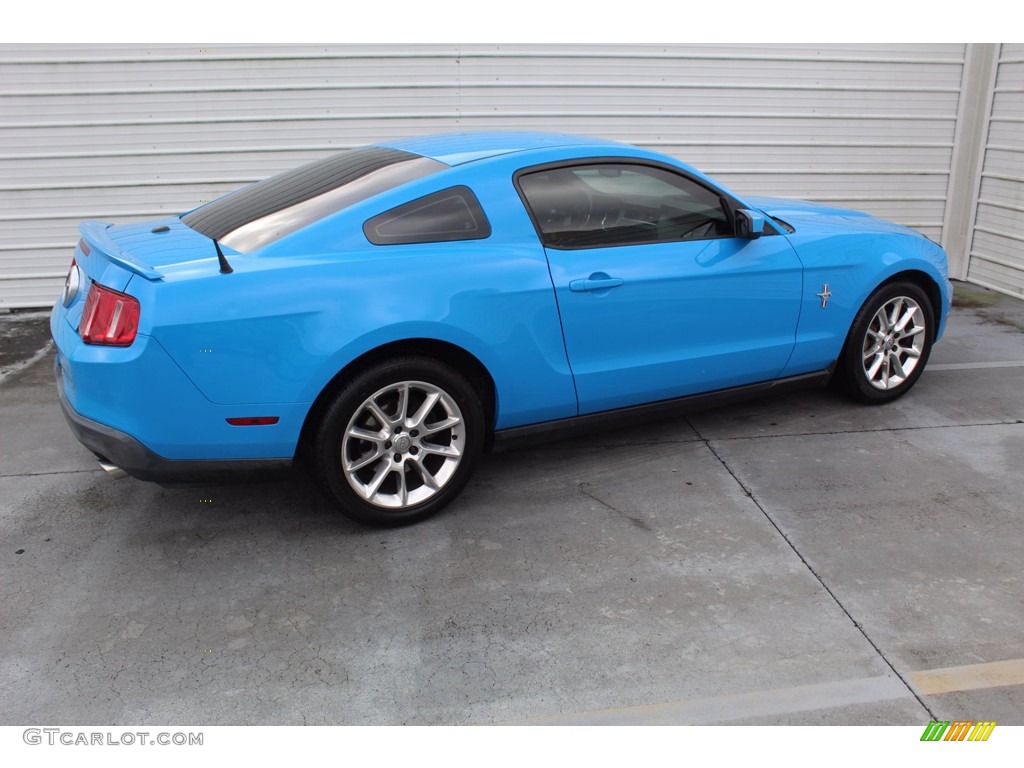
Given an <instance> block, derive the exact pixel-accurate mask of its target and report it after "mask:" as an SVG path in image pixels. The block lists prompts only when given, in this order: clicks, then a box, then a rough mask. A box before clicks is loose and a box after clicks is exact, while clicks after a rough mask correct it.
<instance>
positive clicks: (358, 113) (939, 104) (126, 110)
mask: <svg viewBox="0 0 1024 768" xmlns="http://www.w3.org/2000/svg"><path fill="white" fill-rule="evenodd" d="M964 51H965V48H964V46H962V45H911V46H908V45H830V46H827V47H813V46H806V45H792V46H750V45H742V46H741V45H735V46H726V45H716V46H606V45H605V46H550V45H546V46H534V45H531V46H496V45H486V46H482V45H473V46H470V45H463V46H441V45H429V46H410V45H401V46H376V45H375V46H352V45H347V46H328V47H324V46H308V45H302V46H274V47H268V46H219V47H216V48H211V49H208V50H199V49H197V48H194V47H183V46H148V47H128V46H83V45H78V46H38V45H33V46H15V45H5V46H2V47H0V308H2V307H25V306H40V305H46V304H49V303H51V302H52V300H53V298H54V297H55V295H56V294H57V292H58V291H59V287H60V284H61V281H62V279H63V276H64V273H65V271H66V269H67V264H68V261H69V259H70V253H71V248H72V246H73V244H74V242H75V240H76V238H77V234H76V227H77V223H78V222H79V221H80V220H82V219H86V218H99V219H105V220H109V221H116V222H120V221H126V220H131V219H137V218H139V217H151V216H159V215H162V214H166V213H169V212H180V211H184V210H188V209H190V208H192V207H194V206H196V205H198V204H199V203H200V202H202V201H204V200H209V199H211V198H213V197H215V196H217V195H219V194H222V193H224V192H226V191H229V190H231V189H233V188H236V187H238V186H240V185H242V184H245V183H247V182H250V181H254V180H256V179H259V178H262V177H264V176H267V175H269V174H272V173H274V172H277V171H280V170H283V169H286V168H289V167H292V166H295V165H297V164H299V163H302V162H304V161H306V160H309V159H312V158H313V157H316V156H318V155H321V154H323V153H326V152H329V151H331V150H336V149H339V148H344V147H350V146H357V145H359V144H363V143H366V142H370V141H374V140H377V139H380V138H382V137H394V136H400V135H409V134H417V133H428V132H433V131H447V130H457V129H478V128H482V129H544V130H559V131H568V132H578V133H587V134H592V135H597V136H604V137H608V138H613V139H620V140H625V141H629V142H634V143H638V144H642V145H645V146H649V147H653V148H657V149H660V150H662V151H665V152H667V153H669V154H673V155H675V156H677V157H679V158H681V159H683V160H686V161H687V162H690V163H692V164H694V165H696V166H698V167H700V168H702V169H703V170H706V171H708V172H709V173H711V174H712V175H715V176H717V177H718V178H719V179H720V180H721V181H722V182H723V183H725V184H727V185H729V186H731V187H732V188H734V189H735V190H736V191H737V192H740V193H744V192H746V193H750V194H777V195H781V196H790V197H803V198H810V199H813V200H822V201H830V202H835V203H837V204H840V205H847V206H850V207H854V208H859V209H862V210H867V211H871V212H873V213H877V214H879V215H881V216H884V217H886V218H890V219H894V220H897V221H901V222H903V223H906V224H909V225H911V226H914V227H917V228H919V229H921V230H922V231H923V232H925V233H926V234H928V235H930V236H932V237H933V238H936V239H937V238H939V237H940V236H941V234H942V232H941V229H942V222H943V216H944V209H945V203H946V199H947V186H948V184H949V174H950V164H951V155H952V149H953V137H954V133H955V128H956V118H957V104H958V99H959V90H960V85H961V76H962V71H963V66H964ZM1004 65H1005V66H1006V67H1007V71H1010V69H1011V68H1012V67H1018V69H1017V70H1016V71H1017V72H1019V71H1020V69H1019V64H1014V63H1013V62H1012V61H1011V60H1007V61H1006V62H1004ZM1000 95H1002V94H1000ZM1013 97H1014V95H1013V94H1011V93H1007V94H1006V97H1005V98H1003V99H1002V101H1003V102H1006V103H1007V105H1008V106H1007V107H1006V109H1007V110H1011V109H1012V107H1011V106H1009V105H1010V103H1011V102H1013ZM1015 97H1016V99H1017V101H1016V104H1018V105H1019V104H1020V103H1021V102H1020V94H1019V92H1018V93H1016V96H1015ZM1000 108H1002V107H1000ZM1016 109H1017V112H1016V114H1018V115H1020V114H1021V111H1020V110H1021V108H1020V106H1017V107H1016ZM996 126H997V121H995V120H994V121H993V130H995V127H996ZM1018 127H1019V126H1018ZM1004 143H1005V142H1004ZM1017 143H1018V145H1019V144H1020V142H1017ZM995 144H998V142H996V141H995V140H993V145H995ZM992 152H993V155H992V156H993V158H995V157H996V155H995V152H996V149H995V147H993V149H992ZM1016 157H1017V160H1018V166H1017V168H1018V169H1019V168H1020V165H1019V158H1020V156H1019V155H1016ZM1018 175H1019V171H1018ZM996 181H998V179H996V178H995V177H993V179H992V182H993V183H994V182H996ZM989 186H990V187H991V186H992V184H990V185H989ZM1004 198H1005V196H1004V197H1001V198H1000V200H1002V199H1004ZM1016 200H1017V201H1018V202H1017V204H1018V205H1019V201H1020V195H1019V192H1018V193H1017V198H1016ZM987 220H988V219H985V221H987ZM978 226H979V231H980V228H981V227H982V226H985V225H984V224H983V223H982V221H981V219H979V224H978ZM992 226H993V227H994V228H998V227H996V225H994V224H993V225H992ZM1004 228H1005V227H1004Z"/></svg>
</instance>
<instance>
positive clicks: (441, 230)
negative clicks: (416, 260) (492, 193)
mask: <svg viewBox="0 0 1024 768" xmlns="http://www.w3.org/2000/svg"><path fill="white" fill-rule="evenodd" d="M363 234H365V235H366V239H367V240H369V241H370V242H371V243H374V244H375V245H400V244H408V243H443V242H449V241H453V240H481V239H483V238H485V237H490V235H491V225H490V223H489V222H488V221H487V217H486V216H485V215H484V212H483V209H482V208H481V207H480V202H479V201H478V200H477V199H476V195H474V194H473V192H472V190H470V189H469V187H450V188H449V189H444V190H441V191H440V192H435V193H433V194H432V195H427V196H426V197H421V198H418V199H416V200H412V201H411V202H408V203H405V204H404V205H400V206H398V207H397V208H392V209H391V210H390V211H386V212H385V213H382V214H380V215H379V216H374V217H373V218H372V219H370V220H369V221H367V222H366V223H365V224H363Z"/></svg>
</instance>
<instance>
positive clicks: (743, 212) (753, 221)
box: [736, 208, 764, 240]
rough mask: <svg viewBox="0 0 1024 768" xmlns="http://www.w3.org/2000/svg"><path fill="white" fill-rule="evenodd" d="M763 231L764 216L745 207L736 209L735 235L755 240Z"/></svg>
mask: <svg viewBox="0 0 1024 768" xmlns="http://www.w3.org/2000/svg"><path fill="white" fill-rule="evenodd" d="M763 232H764V216H762V215H761V214H760V213H758V212H757V211H751V210H749V209H747V208H738V209H737V210H736V237H742V238H744V239H745V240H756V239H757V238H759V237H760V236H761V235H762V233H763Z"/></svg>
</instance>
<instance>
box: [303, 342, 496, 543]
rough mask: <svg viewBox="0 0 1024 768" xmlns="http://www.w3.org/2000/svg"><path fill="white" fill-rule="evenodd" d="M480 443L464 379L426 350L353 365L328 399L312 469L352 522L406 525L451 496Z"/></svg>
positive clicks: (475, 402)
mask: <svg viewBox="0 0 1024 768" xmlns="http://www.w3.org/2000/svg"><path fill="white" fill-rule="evenodd" d="M403 393H404V394H403ZM403 397H404V403H403ZM428 401H430V402H428ZM483 445H484V415H483V407H482V406H481V403H480V397H479V396H478V394H477V392H476V391H475V390H474V389H473V387H472V386H471V385H470V384H469V382H467V381H466V379H465V377H463V376H462V375H461V374H459V373H458V371H456V370H455V369H453V368H451V367H450V366H448V365H446V364H445V363H442V362H439V361H437V360H434V359H431V358H425V357H400V358H394V359H391V360H386V361H383V362H380V363H377V364H375V365H373V366H371V367H369V368H367V369H365V370H363V371H361V372H360V373H358V374H357V375H356V376H355V377H354V378H353V379H352V381H351V382H350V383H349V384H348V385H347V386H346V387H345V388H344V389H342V390H341V391H340V392H339V393H338V394H337V395H336V396H335V398H334V399H333V401H332V402H331V403H330V404H329V405H328V406H327V408H326V409H325V411H324V415H323V418H322V419H321V422H320V425H319V428H318V429H317V431H316V436H315V438H314V442H313V450H312V454H313V457H312V458H313V471H314V475H315V476H316V478H317V480H318V481H319V482H320V484H321V486H322V487H323V489H324V490H325V491H326V493H327V494H328V495H329V496H330V497H331V498H332V499H333V500H334V501H335V503H336V504H337V505H338V507H339V509H340V510H341V511H342V512H343V513H344V514H345V515H346V516H347V517H349V518H351V519H352V520H355V521H356V522H359V523H363V524H364V525H370V526H375V527H392V526H398V525H409V524H411V523H416V522H419V521H421V520H424V519H425V518H427V517H430V516H431V515H433V514H435V513H437V512H439V511H440V510H441V509H442V508H443V507H444V506H446V505H447V504H448V503H449V502H451V501H452V500H453V499H454V498H455V497H456V496H458V494H459V492H460V491H461V490H462V489H463V488H464V487H465V485H466V483H467V482H468V481H469V478H470V476H471V475H472V474H473V470H474V469H475V468H476V464H477V462H478V461H479V459H480V455H481V453H482V452H483Z"/></svg>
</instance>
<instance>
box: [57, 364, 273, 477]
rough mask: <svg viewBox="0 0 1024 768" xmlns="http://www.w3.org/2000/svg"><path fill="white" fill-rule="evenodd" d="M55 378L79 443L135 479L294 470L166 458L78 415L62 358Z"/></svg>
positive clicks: (259, 462) (249, 462) (262, 463)
mask: <svg viewBox="0 0 1024 768" xmlns="http://www.w3.org/2000/svg"><path fill="white" fill-rule="evenodd" d="M54 375H55V376H56V379H57V393H58V395H59V396H60V406H61V410H63V411H64V418H65V419H67V422H68V426H70V427H71V431H72V432H73V433H74V435H75V437H77V438H78V441H79V442H80V443H81V444H82V445H84V446H85V447H86V448H88V449H89V450H90V451H92V452H93V453H94V454H96V456H97V458H99V459H101V460H104V461H106V462H108V463H110V464H114V465H115V466H117V467H120V468H121V469H123V470H124V471H125V472H127V473H128V474H129V475H131V476H132V477H136V478H138V479H140V480H155V481H159V482H168V483H173V482H198V481H210V480H227V479H230V480H244V479H247V478H248V479H256V478H259V479H261V480H262V479H266V478H267V476H268V474H270V475H277V474H280V473H284V472H287V471H288V470H289V469H290V468H291V465H292V460H291V459H229V460H207V459H200V460H192V459H189V460H182V459H166V458H164V457H163V456H160V455H158V454H156V453H154V452H153V451H151V450H150V449H149V448H147V447H146V446H144V445H143V444H142V443H140V442H139V441H138V440H136V439H135V438H134V437H132V436H131V435H128V434H126V433H124V432H121V431H119V430H116V429H113V428H112V427H108V426H107V425H105V424H100V423H99V422H98V421H93V420H92V419H89V418H87V417H85V416H83V415H82V414H80V413H78V411H76V410H75V409H74V407H73V406H72V405H71V403H69V402H68V398H67V395H65V394H64V374H63V370H62V369H61V365H60V361H59V359H58V362H57V364H56V366H55V368H54Z"/></svg>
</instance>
